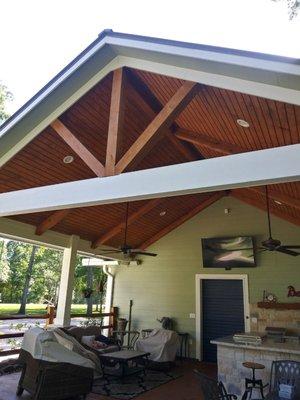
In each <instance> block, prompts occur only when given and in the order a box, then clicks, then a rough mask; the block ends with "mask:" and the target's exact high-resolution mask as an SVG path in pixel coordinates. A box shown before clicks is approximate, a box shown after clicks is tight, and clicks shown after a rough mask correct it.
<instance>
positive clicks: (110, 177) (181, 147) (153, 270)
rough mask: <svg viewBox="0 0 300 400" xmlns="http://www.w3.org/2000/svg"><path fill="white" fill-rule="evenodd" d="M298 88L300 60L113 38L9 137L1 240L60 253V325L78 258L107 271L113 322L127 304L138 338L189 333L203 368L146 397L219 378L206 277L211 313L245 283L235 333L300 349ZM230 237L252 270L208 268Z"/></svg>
mask: <svg viewBox="0 0 300 400" xmlns="http://www.w3.org/2000/svg"><path fill="white" fill-rule="evenodd" d="M299 93H300V67H299V64H298V63H297V62H296V60H291V59H286V58H281V57H272V56H266V55H261V54H253V53H247V52H241V51H229V50H228V49H220V48H213V47H209V46H201V45H193V44H186V43H178V42H171V41H162V40H156V39H150V38H142V37H135V36H131V35H123V34H117V33H114V32H111V31H105V32H103V33H102V34H100V35H99V38H98V39H97V40H96V41H95V42H94V43H93V44H91V46H90V47H89V48H87V49H86V50H85V51H84V52H83V53H82V54H81V55H79V56H78V58H77V59H75V60H74V62H72V63H71V64H70V65H69V66H67V67H66V68H65V69H64V70H63V71H62V72H61V73H60V74H59V75H58V76H56V77H55V78H54V79H53V80H52V81H51V82H50V83H49V84H48V85H47V86H46V87H45V88H43V89H42V90H41V91H40V92H39V93H38V94H37V95H36V96H35V97H34V98H33V99H32V100H31V101H30V102H29V103H27V104H25V105H24V107H23V108H22V109H20V110H19V112H17V113H16V114H15V115H13V116H12V117H11V118H10V119H9V120H8V121H7V122H6V123H4V124H3V125H2V126H1V128H0V134H1V136H0V165H1V169H0V191H1V194H0V217H1V218H0V233H1V235H2V236H4V237H7V238H14V239H20V240H26V241H28V242H30V243H36V244H44V245H47V246H52V247H54V248H58V249H62V250H63V252H64V256H63V265H62V274H61V284H60V292H59V302H58V307H57V315H56V320H55V324H56V325H57V326H68V325H69V324H70V318H71V315H70V310H71V303H72V291H73V282H74V268H75V257H76V254H80V255H85V256H87V257H96V258H98V259H101V260H103V261H101V263H102V265H103V268H105V270H106V272H107V274H108V290H107V299H106V311H107V312H109V310H110V309H111V307H112V306H116V307H119V310H120V316H122V317H125V318H128V304H129V301H130V300H132V301H133V308H132V328H133V329H136V330H139V331H141V330H145V329H155V328H158V327H160V324H159V322H158V321H157V319H160V318H162V317H164V316H167V317H170V318H172V320H173V323H174V330H175V331H177V332H178V333H181V334H186V335H187V338H188V339H187V340H188V342H187V347H188V349H187V352H186V355H187V357H188V358H190V359H194V360H195V359H197V360H199V362H196V361H189V362H186V363H184V364H183V365H179V367H178V368H179V371H181V373H182V374H183V376H184V377H183V378H178V379H177V380H174V381H172V382H169V383H168V384H166V385H163V386H161V387H160V388H157V389H154V390H153V391H149V392H147V393H145V394H143V395H141V396H140V397H139V398H141V399H151V398H157V399H159V398H166V394H167V393H168V396H170V395H173V398H174V399H176V398H178V399H179V398H180V399H182V398H186V399H194V398H195V399H196V398H198V394H197V393H198V392H199V388H198V386H197V382H196V380H195V377H194V375H193V373H192V370H193V369H194V368H195V367H196V368H199V369H201V368H202V369H203V371H204V372H207V373H208V374H210V375H215V374H216V368H215V367H213V366H211V365H208V364H201V363H200V361H206V362H207V361H209V362H213V363H215V364H216V362H217V358H216V350H211V352H209V354H208V353H205V349H206V347H207V348H208V347H209V346H211V344H210V340H213V339H216V335H215V334H210V333H207V332H206V333H205V334H206V335H207V336H205V338H206V339H205V340H207V342H205V340H204V330H205V329H204V328H205V327H206V326H208V324H209V318H208V319H207V320H205V318H204V317H205V307H204V300H205V299H204V297H203V296H202V295H203V293H202V292H203V291H202V292H201V290H202V289H201V290H200V286H199V280H197V279H198V278H197V276H198V275H201V276H202V279H203V280H205V281H208V280H209V279H210V278H211V279H214V280H215V281H219V283H220V285H221V286H220V288H221V289H220V290H218V289H217V287H215V288H212V292H211V294H210V296H212V297H210V300H209V302H208V304H211V303H212V302H213V301H214V299H215V298H216V299H220V296H219V295H220V293H221V294H224V293H227V294H228V291H230V290H231V289H226V288H225V286H222V285H223V283H224V282H223V281H225V280H227V281H230V282H231V281H234V280H235V279H236V280H239V281H242V282H243V286H242V289H243V291H242V295H241V299H238V300H235V299H231V300H232V301H241V302H242V303H241V304H242V308H241V310H237V311H236V310H235V308H232V309H233V310H234V311H233V314H235V312H236V314H238V313H239V312H240V315H241V316H242V317H241V321H242V328H241V329H242V330H243V331H253V332H260V333H264V332H265V329H266V327H267V326H271V327H283V328H284V329H285V330H286V331H287V332H286V333H287V334H288V335H290V336H293V338H294V339H293V340H295V343H296V345H295V346H296V347H297V346H299V339H297V338H298V337H299V335H300V328H299V321H300V307H299V300H298V301H297V297H298V295H297V294H295V293H296V292H297V291H299V290H300V287H298V282H299V281H300V270H299V268H298V264H299V261H298V259H297V255H298V252H299V250H297V246H300V242H299V237H300V228H299V226H300V211H299V210H300V184H299V181H300V163H299V157H300V144H299V142H300V96H299ZM265 187H267V192H266V190H265ZM266 194H268V196H266ZM267 209H268V210H269V215H270V218H271V228H272V229H273V230H272V232H270V231H269V226H268V219H267V213H266V211H267ZM269 236H273V237H274V239H276V240H280V242H281V243H279V244H278V243H277V244H276V243H275V244H274V243H273V244H272V243H271V245H268V244H265V245H263V246H262V245H261V243H262V242H263V241H265V240H266V239H268V238H269ZM232 237H242V238H244V237H248V238H252V239H253V241H254V246H253V248H252V253H253V254H248V256H247V257H248V258H249V257H250V258H251V259H254V258H255V260H254V261H253V262H252V264H251V267H250V266H249V267H246V268H241V266H240V265H234V267H233V268H232V267H231V266H230V265H229V267H228V265H225V264H223V265H224V267H223V268H222V269H220V268H218V267H217V266H216V265H212V266H209V265H208V264H206V262H205V261H204V250H203V248H202V246H201V239H207V238H232ZM281 244H282V245H290V247H289V248H281ZM261 246H262V247H263V248H262V249H260V247H261ZM261 250H263V252H261ZM281 250H282V251H281ZM147 253H151V254H152V255H151V254H150V255H149V254H147ZM154 254H156V256H153V255H154ZM112 261H114V262H115V261H117V265H112V264H113V263H112ZM230 268H232V269H230ZM205 275H206V278H205ZM224 276H225V277H224ZM203 285H204V284H203ZM288 286H293V287H294V288H295V292H294V295H291V296H288V289H287V287H288ZM201 288H202V283H201ZM201 293H202V294H201ZM270 294H272V295H273V296H274V298H273V300H272V299H271V300H270V298H268V297H267V295H270ZM219 309H221V308H219ZM282 310H288V311H285V312H283V311H282ZM226 318H227V320H228V319H229V317H228V316H226ZM224 329H225V328H224ZM232 329H233V332H232V334H233V333H235V332H234V329H237V328H236V326H233V328H232ZM222 336H224V334H222V332H221V333H220V337H222ZM295 337H296V339H295ZM297 340H298V343H297ZM294 354H295V357H294V359H295V358H296V357H298V356H297V354H298V347H297V348H296V353H294ZM255 357H256V356H255V355H254V356H253V359H251V360H249V361H258V362H259V361H261V362H264V361H263V359H259V360H257V359H256V358H255ZM274 357H275V356H274ZM276 357H277V356H276ZM276 357H275V358H274V359H276ZM278 357H280V356H278ZM299 357H300V351H299ZM238 361H239V363H238V364H239V366H238V368H241V365H240V364H241V363H242V362H243V361H245V360H244V359H241V360H238ZM269 361H270V360H269ZM271 361H272V360H271ZM218 363H219V367H220V365H221V364H222V360H221V358H220V359H218ZM265 364H267V363H265ZM245 373H246V372H245ZM225 375H226V373H224V374H223V376H222V377H221V378H222V379H223V380H225V381H226V382H227V383H228V385H229V386H230V385H231V384H232V377H233V378H234V377H236V376H237V373H235V371H232V370H230V371H228V377H226V376H225ZM238 376H239V377H240V376H241V375H238ZM219 377H220V376H219ZM227 378H228V379H227ZM1 379H2V380H4V381H5V380H6V379H7V382H9V377H7V378H6V377H2V378H1ZM7 386H10V384H7V383H6V384H4V387H6V388H7ZM11 387H13V386H11ZM5 390H6V389H5ZM7 390H8V391H9V390H11V389H9V388H8V389H7ZM229 390H231V391H232V390H233V391H235V392H236V394H238V395H240V394H241V389H240V388H239V387H237V386H234V385H233V386H232V385H231V387H230V388H229ZM7 393H9V392H7ZM183 394H184V396H185V397H182V396H183ZM8 396H12V397H8V398H7V399H10V398H12V399H13V398H14V397H13V396H14V395H13V394H12V391H11V393H9V394H8ZM176 396H177V397H176ZM0 398H1V389H0ZM24 398H26V397H25V395H24ZM88 398H89V399H98V398H99V399H100V398H102V397H99V396H98V395H95V394H91V395H90V397H88Z"/></svg>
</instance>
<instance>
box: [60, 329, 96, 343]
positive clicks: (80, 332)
mask: <svg viewBox="0 0 300 400" xmlns="http://www.w3.org/2000/svg"><path fill="white" fill-rule="evenodd" d="M63 331H64V332H66V333H67V334H68V335H70V336H73V337H74V338H75V339H76V340H77V341H78V342H81V340H82V336H99V335H101V327H100V326H86V327H84V326H71V327H70V328H64V329H63Z"/></svg>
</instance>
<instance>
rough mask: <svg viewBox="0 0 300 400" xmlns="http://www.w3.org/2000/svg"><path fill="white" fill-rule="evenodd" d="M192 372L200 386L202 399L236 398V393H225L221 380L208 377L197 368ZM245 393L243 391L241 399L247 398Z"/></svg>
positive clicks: (222, 399)
mask: <svg viewBox="0 0 300 400" xmlns="http://www.w3.org/2000/svg"><path fill="white" fill-rule="evenodd" d="M194 372H195V374H196V376H197V378H198V381H199V383H200V387H201V390H202V393H203V396H204V399H203V400H237V396H236V395H234V394H229V393H227V391H226V388H225V386H224V385H223V383H222V382H218V381H216V380H215V379H212V378H209V377H208V376H206V375H205V374H202V373H201V372H199V371H197V370H195V371H194ZM247 394H248V393H244V395H243V397H242V400H245V399H246V398H247Z"/></svg>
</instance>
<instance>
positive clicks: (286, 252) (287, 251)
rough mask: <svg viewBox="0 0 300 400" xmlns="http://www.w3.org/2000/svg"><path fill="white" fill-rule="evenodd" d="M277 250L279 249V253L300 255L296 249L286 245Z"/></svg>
mask: <svg viewBox="0 0 300 400" xmlns="http://www.w3.org/2000/svg"><path fill="white" fill-rule="evenodd" d="M275 251H278V252H279V253H284V254H288V255H289V256H294V257H296V256H300V253H297V252H296V251H292V250H288V249H286V248H285V247H284V246H280V247H278V248H277V249H276V250H275Z"/></svg>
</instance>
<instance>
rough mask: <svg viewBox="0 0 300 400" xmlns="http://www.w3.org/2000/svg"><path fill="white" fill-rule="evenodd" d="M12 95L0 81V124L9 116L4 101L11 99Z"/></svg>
mask: <svg viewBox="0 0 300 400" xmlns="http://www.w3.org/2000/svg"><path fill="white" fill-rule="evenodd" d="M12 99H13V96H12V94H11V92H9V91H8V89H7V87H6V86H5V85H3V84H2V83H1V82H0V125H1V124H2V123H3V122H4V121H5V120H6V119H7V118H8V117H9V114H8V112H7V111H6V102H7V101H11V100H12Z"/></svg>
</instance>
